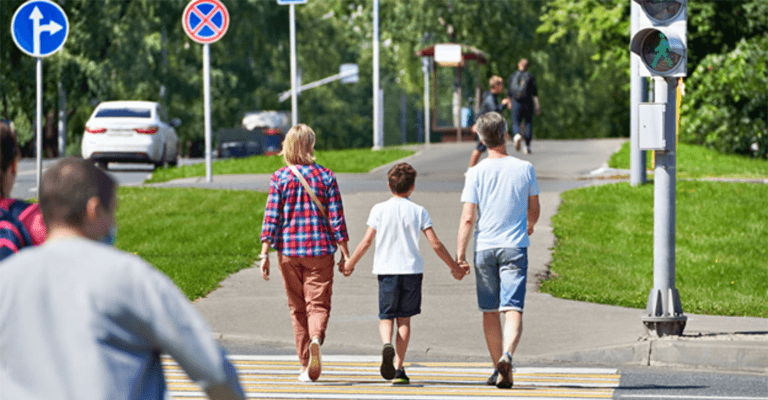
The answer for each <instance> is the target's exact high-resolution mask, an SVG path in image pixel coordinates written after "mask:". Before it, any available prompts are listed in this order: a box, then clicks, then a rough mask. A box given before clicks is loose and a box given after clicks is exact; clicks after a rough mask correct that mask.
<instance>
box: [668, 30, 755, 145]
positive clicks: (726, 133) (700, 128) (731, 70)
mask: <svg viewBox="0 0 768 400" xmlns="http://www.w3.org/2000/svg"><path fill="white" fill-rule="evenodd" d="M766 87H768V36H762V37H759V36H758V37H755V38H752V39H749V40H744V39H742V40H741V41H740V42H739V43H738V44H737V45H736V49H735V50H733V51H731V52H729V53H726V54H711V55H709V56H707V57H705V58H704V59H703V60H702V61H701V62H700V63H699V66H698V67H697V68H696V70H695V71H694V73H693V74H692V75H691V78H690V79H689V80H687V81H686V92H687V95H686V97H685V98H684V100H683V103H682V106H681V122H680V129H681V131H680V139H681V140H683V141H685V142H688V143H691V144H701V145H704V146H707V147H710V148H713V149H716V150H718V151H720V152H723V153H738V154H749V155H752V156H755V157H768V92H767V91H766V89H765V88H766Z"/></svg>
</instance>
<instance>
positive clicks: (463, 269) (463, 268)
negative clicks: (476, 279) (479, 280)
mask: <svg viewBox="0 0 768 400" xmlns="http://www.w3.org/2000/svg"><path fill="white" fill-rule="evenodd" d="M456 264H459V268H458V269H451V275H453V277H454V278H456V280H459V281H460V280H462V279H463V278H464V277H465V276H467V275H469V272H470V267H469V263H467V262H466V261H464V260H462V261H458V260H457V261H456Z"/></svg>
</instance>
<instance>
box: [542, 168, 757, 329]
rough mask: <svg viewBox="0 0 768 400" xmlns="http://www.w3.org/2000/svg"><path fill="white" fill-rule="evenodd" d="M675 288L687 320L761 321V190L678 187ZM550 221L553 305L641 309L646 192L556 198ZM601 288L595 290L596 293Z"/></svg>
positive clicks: (649, 222) (647, 285)
mask: <svg viewBox="0 0 768 400" xmlns="http://www.w3.org/2000/svg"><path fill="white" fill-rule="evenodd" d="M676 189H677V193H676V206H675V207H676V210H677V218H676V220H677V223H676V231H677V233H676V238H677V239H676V240H677V241H676V243H677V244H676V255H675V260H676V277H677V282H676V286H677V288H678V290H679V291H680V298H681V301H682V304H683V310H684V311H685V312H686V313H696V314H714V315H738V316H752V317H762V318H765V317H768V303H766V302H765V295H766V291H767V290H768V268H766V264H765V260H766V259H767V258H768V243H766V237H768V226H766V225H765V224H763V223H762V222H761V221H764V220H765V219H766V218H768V209H767V208H766V207H765V200H764V199H765V198H766V196H768V186H766V185H757V184H746V183H720V182H692V181H681V182H678V185H677V188H676ZM562 199H563V203H562V204H561V205H560V208H559V211H558V214H557V215H555V216H554V217H553V219H552V225H553V229H554V233H555V236H556V237H557V242H556V245H555V250H554V254H553V260H552V264H551V266H550V268H551V271H552V272H553V273H554V274H553V277H552V278H550V279H549V280H547V281H544V282H543V283H542V286H541V289H542V291H544V292H546V293H551V294H553V295H555V296H558V297H562V298H567V299H573V300H580V301H589V302H596V303H602V304H611V305H619V306H625V307H634V308H644V307H645V305H646V302H647V300H648V293H649V292H650V289H651V288H652V286H653V185H645V186H641V187H630V186H629V184H627V183H620V184H614V185H603V186H593V187H588V188H583V189H576V190H571V191H568V192H565V193H563V195H562ZM597 282H599V284H596V283H597Z"/></svg>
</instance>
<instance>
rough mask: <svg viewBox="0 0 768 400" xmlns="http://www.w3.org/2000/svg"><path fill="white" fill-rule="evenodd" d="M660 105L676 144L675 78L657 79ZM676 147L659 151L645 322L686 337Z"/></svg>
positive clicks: (668, 136) (656, 330)
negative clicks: (678, 271) (678, 266)
mask: <svg viewBox="0 0 768 400" xmlns="http://www.w3.org/2000/svg"><path fill="white" fill-rule="evenodd" d="M653 81H654V83H655V88H654V93H655V95H656V99H655V100H656V103H665V104H666V109H665V115H664V139H665V140H666V142H667V143H675V126H676V100H677V99H676V96H675V94H676V90H675V89H676V88H677V80H676V79H675V78H671V77H667V78H663V77H654V78H653ZM676 151H677V149H676V147H675V146H672V150H656V153H655V157H656V166H655V169H654V179H653V181H654V182H653V187H654V188H653V190H654V192H653V210H654V212H653V289H651V293H650V294H649V295H648V305H647V306H646V309H645V316H643V318H642V321H643V324H645V327H646V329H647V330H648V332H649V333H651V334H652V335H655V336H666V335H678V336H679V335H682V333H683V329H685V323H686V321H687V317H686V316H685V315H684V314H683V306H682V304H681V302H680V294H679V293H678V291H677V288H676V287H675V180H676V169H677V166H676Z"/></svg>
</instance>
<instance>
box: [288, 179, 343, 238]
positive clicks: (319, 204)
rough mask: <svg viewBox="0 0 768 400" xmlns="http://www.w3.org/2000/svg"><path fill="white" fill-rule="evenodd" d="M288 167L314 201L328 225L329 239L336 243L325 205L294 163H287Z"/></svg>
mask: <svg viewBox="0 0 768 400" xmlns="http://www.w3.org/2000/svg"><path fill="white" fill-rule="evenodd" d="M288 168H290V169H291V172H293V174H294V175H296V177H297V178H299V182H301V186H304V190H306V191H307V193H309V197H311V198H312V201H313V202H314V203H315V205H316V206H317V208H318V209H320V215H321V216H322V217H323V219H324V220H325V223H326V224H327V225H328V229H329V231H328V233H330V234H331V241H332V242H333V244H334V245H336V235H335V234H334V233H333V227H332V226H331V220H330V219H329V218H328V213H327V212H326V210H325V207H324V206H323V203H321V202H320V199H318V198H317V195H315V191H314V190H312V187H311V186H309V183H308V182H307V180H306V179H304V175H302V174H301V172H299V169H298V168H296V166H295V165H289V166H288Z"/></svg>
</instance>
